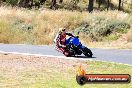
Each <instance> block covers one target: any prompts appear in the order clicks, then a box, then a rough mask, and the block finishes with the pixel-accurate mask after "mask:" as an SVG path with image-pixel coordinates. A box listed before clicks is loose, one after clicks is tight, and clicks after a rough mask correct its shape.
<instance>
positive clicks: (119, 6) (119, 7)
mask: <svg viewBox="0 0 132 88" xmlns="http://www.w3.org/2000/svg"><path fill="white" fill-rule="evenodd" d="M118 10H121V0H119V5H118Z"/></svg>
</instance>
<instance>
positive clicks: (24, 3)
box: [19, 0, 29, 8]
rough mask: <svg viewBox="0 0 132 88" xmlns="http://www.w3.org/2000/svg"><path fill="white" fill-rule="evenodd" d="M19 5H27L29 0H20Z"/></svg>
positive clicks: (25, 6)
mask: <svg viewBox="0 0 132 88" xmlns="http://www.w3.org/2000/svg"><path fill="white" fill-rule="evenodd" d="M19 6H20V7H24V8H27V7H29V0H20V2H19Z"/></svg>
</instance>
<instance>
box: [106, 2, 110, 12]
mask: <svg viewBox="0 0 132 88" xmlns="http://www.w3.org/2000/svg"><path fill="white" fill-rule="evenodd" d="M109 7H110V0H108V2H107V10H109Z"/></svg>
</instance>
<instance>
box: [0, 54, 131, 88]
mask: <svg viewBox="0 0 132 88" xmlns="http://www.w3.org/2000/svg"><path fill="white" fill-rule="evenodd" d="M124 59H125V58H124ZM80 64H81V65H82V66H83V67H84V68H85V69H86V71H87V73H88V74H130V75H132V66H128V65H123V64H116V63H109V62H100V61H89V60H88V61H80V60H66V59H63V58H50V57H37V56H22V55H13V54H0V73H1V74H0V88H80V87H81V86H80V85H78V84H77V83H76V80H75V76H76V70H77V67H78V66H79V65H80ZM82 87H83V88H88V87H90V88H131V87H132V84H131V83H129V84H86V85H84V86H82Z"/></svg>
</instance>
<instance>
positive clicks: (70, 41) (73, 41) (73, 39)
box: [66, 37, 80, 46]
mask: <svg viewBox="0 0 132 88" xmlns="http://www.w3.org/2000/svg"><path fill="white" fill-rule="evenodd" d="M66 44H74V45H75V46H78V45H79V44H80V41H79V39H78V38H76V37H70V38H69V39H67V40H66Z"/></svg>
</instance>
